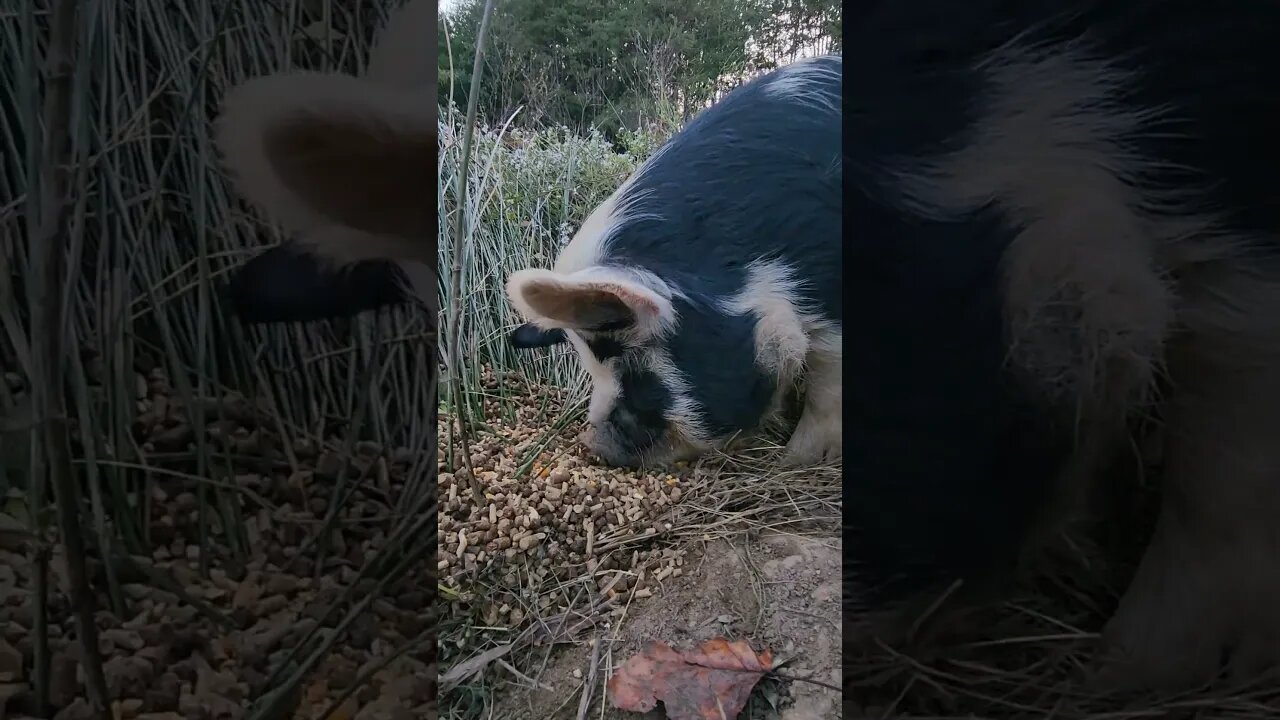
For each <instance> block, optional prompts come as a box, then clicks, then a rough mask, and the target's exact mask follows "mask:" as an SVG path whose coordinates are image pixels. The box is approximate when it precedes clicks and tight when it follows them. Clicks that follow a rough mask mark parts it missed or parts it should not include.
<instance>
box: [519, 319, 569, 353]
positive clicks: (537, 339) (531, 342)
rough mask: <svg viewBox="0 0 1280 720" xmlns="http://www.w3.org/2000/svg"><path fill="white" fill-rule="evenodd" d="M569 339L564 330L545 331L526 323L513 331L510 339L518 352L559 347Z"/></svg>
mask: <svg viewBox="0 0 1280 720" xmlns="http://www.w3.org/2000/svg"><path fill="white" fill-rule="evenodd" d="M568 339H569V338H567V337H565V334H564V331H563V330H559V329H556V330H543V329H542V328H540V327H538V326H537V325H534V324H533V323H525V324H523V325H521V326H520V327H518V328H516V329H515V330H512V331H511V335H510V337H509V338H508V340H509V341H510V342H511V346H512V347H514V348H516V349H518V350H528V349H530V348H544V347H551V346H552V345H559V344H560V343H563V342H565V341H567V340H568Z"/></svg>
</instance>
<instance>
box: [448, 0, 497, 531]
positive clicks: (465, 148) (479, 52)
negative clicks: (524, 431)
mask: <svg viewBox="0 0 1280 720" xmlns="http://www.w3.org/2000/svg"><path fill="white" fill-rule="evenodd" d="M495 5H497V1H496V0H485V4H484V16H483V17H481V18H480V31H479V32H478V33H477V34H476V57H475V62H474V63H473V64H472V66H471V92H470V95H469V96H468V97H467V129H466V132H465V133H463V135H462V164H461V167H460V168H459V169H458V217H457V220H456V221H455V222H454V224H453V268H452V269H451V275H450V278H449V292H450V297H449V318H448V320H449V327H448V336H449V341H448V355H449V387H450V393H449V394H450V396H452V398H453V412H454V415H455V416H456V417H457V419H458V442H459V443H460V444H461V446H462V448H461V449H462V463H463V466H464V467H466V469H467V478H468V480H470V484H471V494H472V496H473V498H474V499H475V503H476V506H477V507H483V506H484V504H485V501H484V492H483V491H482V490H481V488H480V479H479V478H477V477H476V472H475V468H473V467H471V448H470V447H469V445H468V442H467V433H468V432H469V423H468V418H467V408H466V403H465V402H464V401H463V398H462V262H463V258H464V257H465V256H466V253H465V252H463V247H462V243H463V238H464V237H465V233H464V232H463V223H464V222H465V221H466V217H467V212H466V207H467V202H466V201H467V175H468V174H469V173H468V170H470V169H471V143H472V140H473V136H474V135H475V126H476V112H477V109H478V106H479V99H480V75H481V74H482V72H483V71H484V42H485V40H486V39H487V38H488V35H489V20H490V18H492V17H493V9H494V6H495Z"/></svg>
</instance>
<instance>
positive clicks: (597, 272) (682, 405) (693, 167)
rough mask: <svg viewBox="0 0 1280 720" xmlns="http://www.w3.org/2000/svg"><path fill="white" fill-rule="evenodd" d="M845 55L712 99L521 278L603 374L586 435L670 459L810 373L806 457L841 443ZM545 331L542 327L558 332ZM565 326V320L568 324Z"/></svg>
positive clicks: (763, 415) (537, 336)
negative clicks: (544, 266)
mask: <svg viewBox="0 0 1280 720" xmlns="http://www.w3.org/2000/svg"><path fill="white" fill-rule="evenodd" d="M840 83H841V61H840V58H839V57H825V58H819V59H813V60H807V61H803V62H800V63H796V64H794V65H791V66H789V67H785V68H783V69H781V70H779V71H776V72H773V73H771V74H769V75H767V76H765V77H762V78H758V79H756V80H754V81H753V82H750V83H748V84H747V85H745V86H743V87H741V88H738V89H737V90H735V91H733V92H731V93H729V94H728V95H727V96H726V97H725V98H724V99H723V100H721V101H720V102H719V103H717V104H716V105H714V106H712V107H711V108H710V109H708V110H706V111H704V112H703V113H701V114H700V115H699V116H698V117H696V118H695V119H694V120H693V121H691V122H690V123H689V124H688V125H687V126H686V127H685V128H684V129H683V130H682V131H681V132H680V133H679V134H677V135H676V136H675V137H673V138H672V139H671V140H670V141H669V142H668V143H667V144H666V145H665V146H664V147H663V148H662V149H660V150H659V152H658V153H656V154H655V156H654V157H652V158H650V159H649V160H648V161H647V162H646V163H645V165H644V166H642V167H641V168H640V169H638V170H637V171H636V173H635V175H633V176H632V177H631V178H630V179H629V180H628V181H627V182H626V183H625V184H624V185H623V187H622V188H620V189H619V190H618V191H617V192H616V193H615V194H614V195H613V196H612V197H611V198H609V200H607V201H606V202H605V203H603V204H602V205H601V206H600V207H599V208H597V209H596V210H595V211H594V212H593V213H592V214H591V215H590V217H588V219H587V220H586V222H584V223H583V227H582V228H581V229H580V230H579V231H578V233H577V235H576V236H575V237H574V238H573V240H572V241H571V242H570V244H569V245H568V246H567V247H566V248H565V250H564V251H563V252H562V253H561V255H560V257H559V258H558V259H557V261H556V263H555V266H554V268H553V269H551V270H524V271H521V272H518V273H515V274H514V275H513V276H512V277H511V279H510V281H509V283H508V290H509V294H510V296H511V298H512V301H513V303H514V304H515V306H516V307H517V309H518V310H520V312H521V313H522V314H523V315H524V316H525V317H526V318H527V319H528V320H530V323H529V324H528V325H526V326H523V327H522V328H520V329H519V330H518V331H517V332H516V333H515V334H514V335H513V341H514V342H515V344H517V345H519V346H525V347H528V346H536V345H546V344H551V343H554V342H560V341H563V340H565V339H566V338H567V339H568V340H569V341H570V342H572V343H573V345H574V346H575V348H576V349H577V351H578V354H579V357H580V358H581V359H582V361H583V363H584V365H585V366H586V368H587V370H588V371H589V373H590V374H591V376H592V380H593V384H594V388H593V395H592V402H591V407H590V410H589V418H590V421H591V424H592V433H590V434H589V435H588V444H589V445H591V446H592V448H593V449H594V450H595V451H596V452H597V453H598V454H600V455H601V456H602V457H604V458H605V459H606V460H608V461H610V462H612V463H614V464H640V463H661V462H664V461H669V460H672V459H676V458H680V457H686V456H689V455H692V454H695V453H697V452H699V451H701V450H704V449H706V448H709V447H714V446H717V445H720V444H722V443H723V442H724V441H725V440H727V439H728V438H730V437H731V436H733V435H734V434H735V433H739V432H750V431H752V430H755V429H758V428H760V427H761V426H763V425H765V424H767V423H769V422H770V421H771V420H772V419H773V418H774V417H775V416H776V415H777V411H778V409H779V407H780V404H781V402H782V399H783V396H784V394H785V393H786V391H787V390H788V389H790V388H791V387H792V386H793V385H794V384H795V383H796V382H799V381H802V380H803V381H804V382H805V384H806V385H807V386H808V395H807V396H808V397H809V398H811V399H810V400H809V401H808V403H807V405H806V408H805V411H804V415H803V417H802V419H801V421H800V425H799V427H798V428H797V430H796V432H795V433H794V435H793V439H792V442H791V449H792V455H793V456H795V457H797V458H798V459H806V460H808V459H819V458H821V457H824V456H826V457H834V456H836V455H838V454H839V452H840V437H841V436H840V400H839V398H840V370H839V368H840V332H841V321H842V305H841V156H840V147H841V138H840V132H841V124H840ZM544 331H545V332H544ZM566 331H567V332H566Z"/></svg>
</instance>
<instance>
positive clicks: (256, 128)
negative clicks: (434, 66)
mask: <svg viewBox="0 0 1280 720" xmlns="http://www.w3.org/2000/svg"><path fill="white" fill-rule="evenodd" d="M216 136H217V145H218V147H219V149H220V150H221V152H222V155H223V158H224V160H225V163H226V167H227V169H228V170H229V172H230V174H231V176H232V179H233V181H234V182H235V184H236V188H237V190H238V191H239V192H240V193H241V194H242V195H243V196H244V197H245V198H246V199H247V200H249V201H250V202H252V203H253V204H255V205H257V206H258V207H259V208H260V209H261V210H263V211H264V212H265V213H266V214H267V215H269V216H270V217H271V219H273V220H276V221H278V222H280V223H282V224H284V225H285V226H287V227H288V228H289V229H290V230H292V231H294V232H296V233H299V234H300V235H301V236H302V237H301V238H300V239H302V240H303V241H304V242H306V243H308V244H311V245H312V246H313V247H314V249H315V250H316V251H317V252H318V253H319V254H320V255H321V256H324V257H328V258H333V259H337V260H340V261H350V260H355V259H389V260H413V261H417V262H428V263H434V261H435V239H436V233H435V222H436V221H435V204H436V203H435V196H436V187H435V173H436V121H435V104H434V98H433V97H432V96H431V94H429V93H426V92H406V91H405V90H404V89H400V88H394V87H384V86H382V85H379V84H377V83H372V82H368V81H365V80H361V79H358V78H354V77H349V76H346V75H332V74H318V73H284V74H277V75H271V76H267V77H261V78H256V79H253V80H250V81H248V82H245V83H244V84H242V85H240V86H238V87H236V88H234V89H233V90H231V91H230V92H229V93H228V94H227V96H226V97H225V99H224V100H223V107H222V114H221V116H220V117H219V118H218V120H217V125H216Z"/></svg>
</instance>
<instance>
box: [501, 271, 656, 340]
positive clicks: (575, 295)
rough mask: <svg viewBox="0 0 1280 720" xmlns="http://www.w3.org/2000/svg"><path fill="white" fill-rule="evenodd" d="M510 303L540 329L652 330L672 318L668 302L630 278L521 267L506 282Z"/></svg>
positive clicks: (644, 331)
mask: <svg viewBox="0 0 1280 720" xmlns="http://www.w3.org/2000/svg"><path fill="white" fill-rule="evenodd" d="M507 296H508V297H509V298H510V299H511V304H512V305H514V306H515V308H516V310H517V311H518V312H519V313H520V314H521V315H523V316H524V317H525V318H526V319H527V320H529V322H530V323H532V324H533V325H535V326H537V327H539V328H542V329H544V330H552V329H557V328H559V329H565V330H597V331H599V330H620V329H623V328H631V327H635V328H637V329H639V330H640V331H641V333H643V334H648V333H654V332H657V331H659V330H660V329H661V328H662V327H663V326H665V325H666V324H667V323H668V321H669V320H670V318H671V317H672V311H671V303H670V302H669V301H668V300H667V299H666V298H664V297H662V296H661V295H659V294H658V293H656V292H654V291H653V290H650V289H649V288H647V287H645V286H643V285H641V284H639V283H636V282H632V281H630V280H625V279H621V278H602V277H600V276H585V277H584V276H579V275H560V274H557V273H554V272H551V271H550V270H538V269H527V270H520V271H518V272H515V273H512V274H511V277H510V278H508V280H507Z"/></svg>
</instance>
